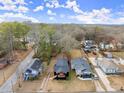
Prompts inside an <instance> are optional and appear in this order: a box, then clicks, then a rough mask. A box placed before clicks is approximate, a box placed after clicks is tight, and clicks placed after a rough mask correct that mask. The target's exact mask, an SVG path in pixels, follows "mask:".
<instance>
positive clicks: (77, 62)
mask: <svg viewBox="0 0 124 93" xmlns="http://www.w3.org/2000/svg"><path fill="white" fill-rule="evenodd" d="M71 66H72V69H75V70H80V71H81V72H83V73H85V72H91V68H90V65H89V64H88V63H87V60H86V59H85V58H76V59H73V60H71Z"/></svg>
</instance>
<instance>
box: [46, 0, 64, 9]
mask: <svg viewBox="0 0 124 93" xmlns="http://www.w3.org/2000/svg"><path fill="white" fill-rule="evenodd" d="M46 7H48V8H61V7H64V5H60V3H59V1H58V0H49V1H48V2H47V3H46Z"/></svg>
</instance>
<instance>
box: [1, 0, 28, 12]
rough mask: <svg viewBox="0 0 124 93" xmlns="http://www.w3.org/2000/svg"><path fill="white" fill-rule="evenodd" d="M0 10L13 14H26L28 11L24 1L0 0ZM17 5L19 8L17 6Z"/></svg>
mask: <svg viewBox="0 0 124 93" xmlns="http://www.w3.org/2000/svg"><path fill="white" fill-rule="evenodd" d="M0 4H1V5H0V10H7V11H13V12H23V13H24V12H27V11H28V10H29V9H28V7H26V6H24V5H26V2H25V1H24V0H0ZM18 5H19V6H18Z"/></svg>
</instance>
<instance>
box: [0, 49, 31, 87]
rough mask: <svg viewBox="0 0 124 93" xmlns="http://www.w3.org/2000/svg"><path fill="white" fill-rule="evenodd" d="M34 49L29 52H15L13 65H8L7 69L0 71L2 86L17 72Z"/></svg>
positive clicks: (0, 83)
mask: <svg viewBox="0 0 124 93" xmlns="http://www.w3.org/2000/svg"><path fill="white" fill-rule="evenodd" d="M31 50H32V49H29V50H28V51H15V54H16V55H15V58H16V59H15V61H14V62H13V64H11V65H8V66H7V67H5V68H3V69H2V70H0V85H2V84H3V83H4V82H5V81H6V80H7V79H8V78H9V77H10V76H11V75H12V74H13V73H14V71H15V70H16V68H17V66H18V65H19V64H20V62H21V61H22V60H23V59H25V58H26V56H27V55H28V54H29V53H30V52H31Z"/></svg>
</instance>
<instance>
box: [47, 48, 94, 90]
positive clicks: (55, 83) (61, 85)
mask: <svg viewBox="0 0 124 93" xmlns="http://www.w3.org/2000/svg"><path fill="white" fill-rule="evenodd" d="M70 54H71V58H79V57H82V54H81V51H80V50H79V49H74V50H72V51H71V52H70ZM53 64H55V59H53V60H52V61H51V64H50V71H51V76H50V78H52V77H54V75H53V72H52V71H53V66H54V65H53ZM46 91H49V92H79V91H96V89H95V85H94V83H93V82H92V81H91V80H83V81H82V80H79V79H78V78H77V77H76V74H75V71H71V72H70V75H69V78H68V80H53V79H50V80H49V81H48V85H47V88H46Z"/></svg>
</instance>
